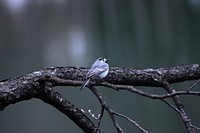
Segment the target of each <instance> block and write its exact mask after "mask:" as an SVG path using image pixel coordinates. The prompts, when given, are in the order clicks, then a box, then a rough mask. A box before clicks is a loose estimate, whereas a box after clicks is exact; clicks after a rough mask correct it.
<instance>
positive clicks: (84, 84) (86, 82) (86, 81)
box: [80, 79, 90, 90]
mask: <svg viewBox="0 0 200 133" xmlns="http://www.w3.org/2000/svg"><path fill="white" fill-rule="evenodd" d="M89 81H90V79H86V80H85V81H84V82H83V85H82V86H81V89H80V90H82V89H83V88H84V87H85V86H86V85H87V84H88V83H89Z"/></svg>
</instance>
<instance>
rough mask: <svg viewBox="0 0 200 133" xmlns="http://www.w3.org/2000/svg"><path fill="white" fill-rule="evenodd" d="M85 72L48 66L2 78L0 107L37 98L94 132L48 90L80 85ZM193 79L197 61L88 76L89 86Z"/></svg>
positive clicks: (79, 114)
mask: <svg viewBox="0 0 200 133" xmlns="http://www.w3.org/2000/svg"><path fill="white" fill-rule="evenodd" d="M87 71H88V69H86V68H75V67H52V68H45V69H42V70H39V71H35V72H33V73H31V74H28V75H26V76H21V77H17V78H12V79H6V80H2V81H0V110H3V109H4V108H5V107H7V106H8V105H10V104H14V103H16V102H19V101H23V100H29V99H31V98H39V99H41V100H43V101H44V102H46V103H49V104H51V105H52V106H54V107H56V108H57V109H58V110H60V111H61V112H63V113H64V114H66V115H67V116H68V117H69V118H70V119H72V120H73V121H74V122H76V124H77V125H78V126H79V127H81V128H82V129H83V130H84V131H89V130H90V131H91V132H92V131H94V132H95V131H96V129H97V127H96V126H95V125H94V124H93V123H92V122H91V121H90V120H89V119H88V118H87V117H86V116H85V115H84V114H83V113H82V112H81V111H80V110H79V109H77V108H76V107H75V106H74V105H73V104H71V103H70V102H68V101H67V100H66V99H64V98H63V97H61V96H60V95H59V94H58V93H56V92H53V91H52V90H51V89H49V87H50V88H51V87H54V86H61V85H65V86H80V85H81V84H82V81H83V80H84V77H85V75H86V73H87ZM197 79H200V65H199V64H192V65H182V66H176V67H168V68H159V69H144V70H134V69H126V68H111V69H110V71H109V74H108V76H107V77H106V78H104V79H103V80H99V79H98V78H97V79H92V80H91V84H90V85H93V86H100V85H101V86H108V87H110V85H109V84H111V85H112V86H115V85H122V86H156V87H158V86H159V87H163V81H165V82H166V83H169V84H172V83H177V82H182V81H187V80H197ZM188 92H189V91H188ZM168 93H169V94H167V95H171V96H174V97H176V95H178V93H177V94H176V95H174V94H173V93H171V91H168ZM144 95H145V94H144ZM60 100H61V101H60ZM176 101H177V99H176ZM177 106H178V105H177ZM179 109H181V108H179ZM182 113H183V112H182ZM80 117H81V118H80ZM85 125H87V126H85ZM99 132H100V131H99Z"/></svg>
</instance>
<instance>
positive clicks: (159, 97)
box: [103, 83, 200, 99]
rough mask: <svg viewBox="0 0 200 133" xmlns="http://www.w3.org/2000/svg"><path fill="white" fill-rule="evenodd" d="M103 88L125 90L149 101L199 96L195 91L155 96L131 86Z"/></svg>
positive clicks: (106, 84) (107, 85) (110, 85)
mask: <svg viewBox="0 0 200 133" xmlns="http://www.w3.org/2000/svg"><path fill="white" fill-rule="evenodd" d="M103 85H104V86H106V87H111V88H113V89H115V90H126V91H130V92H132V93H136V94H139V95H141V96H145V97H148V98H151V99H166V98H170V97H173V96H176V95H196V96H200V92H197V91H189V92H188V91H176V92H173V93H167V94H161V95H157V94H151V93H146V92H144V91H142V90H139V89H136V88H134V87H133V86H128V85H114V84H110V83H103Z"/></svg>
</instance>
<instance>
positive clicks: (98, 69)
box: [80, 57, 109, 90]
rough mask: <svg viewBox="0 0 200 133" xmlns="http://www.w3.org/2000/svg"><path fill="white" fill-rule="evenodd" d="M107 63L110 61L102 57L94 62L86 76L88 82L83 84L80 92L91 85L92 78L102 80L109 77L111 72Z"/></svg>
mask: <svg viewBox="0 0 200 133" xmlns="http://www.w3.org/2000/svg"><path fill="white" fill-rule="evenodd" d="M107 61H108V59H106V58H102V57H100V58H98V59H97V60H96V61H95V62H94V64H93V65H92V67H91V68H90V70H89V71H88V73H87V75H86V80H85V81H84V82H83V84H82V86H81V89H80V90H82V89H83V88H84V87H85V86H86V85H87V84H88V83H89V81H90V79H91V78H92V77H99V78H101V79H102V78H104V77H106V76H107V74H108V71H109V65H108V63H107Z"/></svg>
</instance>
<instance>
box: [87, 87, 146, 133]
mask: <svg viewBox="0 0 200 133" xmlns="http://www.w3.org/2000/svg"><path fill="white" fill-rule="evenodd" d="M90 90H91V91H92V92H93V93H94V94H95V96H96V97H97V98H98V100H99V102H100V104H101V105H102V106H103V107H104V108H105V110H106V111H107V112H108V113H109V115H110V117H111V119H112V121H113V124H114V126H115V127H116V129H117V131H118V133H123V132H124V131H123V130H122V128H121V127H120V126H119V124H118V123H117V121H116V120H115V116H114V115H117V116H120V117H122V118H125V119H126V120H128V121H129V122H131V123H132V124H133V125H135V126H136V127H137V128H138V129H139V130H140V131H141V132H142V133H148V132H147V131H146V130H145V129H143V128H142V127H141V126H140V125H139V124H138V123H137V122H136V121H133V120H132V119H130V118H129V117H127V116H125V115H123V114H120V113H117V112H115V111H113V110H112V109H111V108H110V107H109V106H108V105H107V104H106V102H105V101H104V100H103V97H102V95H101V94H100V93H99V92H98V91H97V89H96V88H95V87H92V86H90Z"/></svg>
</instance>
